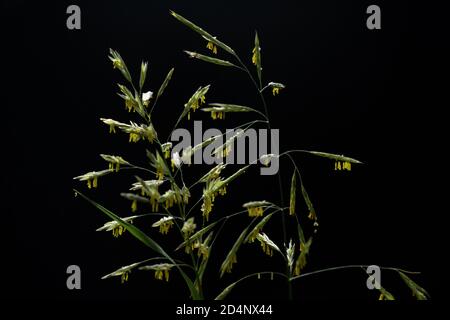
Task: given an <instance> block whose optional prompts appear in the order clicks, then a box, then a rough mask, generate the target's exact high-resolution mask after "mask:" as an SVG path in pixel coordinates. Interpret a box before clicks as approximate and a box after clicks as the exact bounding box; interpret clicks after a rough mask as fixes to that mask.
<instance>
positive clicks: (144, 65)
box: [139, 61, 148, 90]
mask: <svg viewBox="0 0 450 320" xmlns="http://www.w3.org/2000/svg"><path fill="white" fill-rule="evenodd" d="M147 68H148V64H147V62H144V61H142V63H141V75H140V77H139V89H141V90H142V87H143V86H144V83H145V78H146V77H147Z"/></svg>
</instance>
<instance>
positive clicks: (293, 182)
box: [289, 170, 297, 215]
mask: <svg viewBox="0 0 450 320" xmlns="http://www.w3.org/2000/svg"><path fill="white" fill-rule="evenodd" d="M296 191H297V175H296V171H295V170H294V173H293V174H292V179H291V198H290V201H289V214H290V215H294V214H295V199H296Z"/></svg>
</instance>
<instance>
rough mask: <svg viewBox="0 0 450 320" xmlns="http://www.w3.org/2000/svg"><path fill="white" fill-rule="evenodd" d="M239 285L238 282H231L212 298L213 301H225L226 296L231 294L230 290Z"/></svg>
mask: <svg viewBox="0 0 450 320" xmlns="http://www.w3.org/2000/svg"><path fill="white" fill-rule="evenodd" d="M238 283H239V281H236V282H233V283H232V284H230V285H229V286H228V287H226V288H225V289H223V291H222V292H221V293H220V294H219V295H218V296H217V297H215V298H214V300H223V299H225V298H226V297H227V296H228V294H229V293H230V292H231V290H233V288H234V287H235V286H236V285H237V284H238Z"/></svg>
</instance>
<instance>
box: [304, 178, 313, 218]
mask: <svg viewBox="0 0 450 320" xmlns="http://www.w3.org/2000/svg"><path fill="white" fill-rule="evenodd" d="M301 189H302V195H303V199H305V203H306V206H307V207H308V210H309V215H308V218H309V219H311V220H317V215H316V210H314V206H313V204H312V202H311V200H310V198H309V195H308V192H306V189H305V186H304V185H303V182H302V183H301Z"/></svg>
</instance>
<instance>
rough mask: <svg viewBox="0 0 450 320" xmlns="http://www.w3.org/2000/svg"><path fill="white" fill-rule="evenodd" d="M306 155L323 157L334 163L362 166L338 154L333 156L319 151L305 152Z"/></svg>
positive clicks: (356, 161)
mask: <svg viewBox="0 0 450 320" xmlns="http://www.w3.org/2000/svg"><path fill="white" fill-rule="evenodd" d="M306 152H307V153H310V154H313V155H316V156H319V157H323V158H329V159H333V160H336V161H343V162H351V163H360V164H362V162H361V161H359V160H356V159H353V158H349V157H345V156H343V155H338V154H333V153H326V152H319V151H306Z"/></svg>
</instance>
